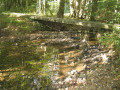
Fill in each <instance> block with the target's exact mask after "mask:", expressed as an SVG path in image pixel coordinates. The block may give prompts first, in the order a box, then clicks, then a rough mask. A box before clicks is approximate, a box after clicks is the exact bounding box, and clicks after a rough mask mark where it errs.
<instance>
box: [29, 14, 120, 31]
mask: <svg viewBox="0 0 120 90" xmlns="http://www.w3.org/2000/svg"><path fill="white" fill-rule="evenodd" d="M31 19H35V20H38V21H39V20H43V21H51V22H59V23H65V24H73V25H80V26H83V27H95V28H104V29H113V28H114V27H117V28H120V25H118V24H106V23H100V22H93V21H85V20H79V19H66V18H55V17H44V16H31Z"/></svg>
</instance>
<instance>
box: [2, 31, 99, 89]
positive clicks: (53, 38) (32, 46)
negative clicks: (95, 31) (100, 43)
mask: <svg viewBox="0 0 120 90" xmlns="http://www.w3.org/2000/svg"><path fill="white" fill-rule="evenodd" d="M41 33H42V35H44V36H43V37H41V36H39V37H38V36H37V35H38V34H37V35H35V36H37V38H36V37H35V38H33V39H24V38H25V37H24V38H23V40H20V41H19V40H18V41H17V40H15V41H14V40H12V41H11V40H8V41H6V42H1V43H0V89H3V90H4V89H8V90H16V89H20V90H29V89H32V90H36V89H37V90H47V89H49V90H50V89H51V90H53V89H59V88H65V87H69V85H71V86H72V85H73V86H75V85H76V86H78V85H79V84H81V83H82V84H83V85H84V84H85V80H86V77H85V78H84V77H83V76H85V75H86V71H85V70H86V63H87V65H88V68H89V66H90V65H89V64H90V63H91V61H90V60H89V59H87V57H85V54H87V53H88V54H90V53H89V52H88V51H89V50H87V49H88V47H90V43H92V42H90V43H89V42H86V39H87V36H86V34H81V32H74V33H71V32H69V31H61V32H51V31H49V32H48V31H45V32H40V34H41ZM44 37H47V38H44ZM80 37H81V38H80ZM31 38H32V37H31ZM96 43H97V42H93V44H92V46H94V45H95V44H96ZM93 49H94V50H93V51H95V50H96V48H95V47H93ZM96 52H97V53H98V55H99V52H98V51H96ZM97 61H99V60H96V62H97ZM76 73H77V74H76ZM80 73H81V74H80ZM77 75H79V76H81V78H78V76H77ZM82 75H83V76H82ZM71 78H72V79H71ZM68 82H69V83H68ZM63 84H64V85H63Z"/></svg>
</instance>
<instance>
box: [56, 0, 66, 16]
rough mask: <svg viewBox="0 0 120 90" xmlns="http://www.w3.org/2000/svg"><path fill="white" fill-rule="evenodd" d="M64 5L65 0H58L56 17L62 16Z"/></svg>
mask: <svg viewBox="0 0 120 90" xmlns="http://www.w3.org/2000/svg"><path fill="white" fill-rule="evenodd" d="M64 7H65V0H60V5H59V10H58V13H57V17H58V18H63V17H64Z"/></svg>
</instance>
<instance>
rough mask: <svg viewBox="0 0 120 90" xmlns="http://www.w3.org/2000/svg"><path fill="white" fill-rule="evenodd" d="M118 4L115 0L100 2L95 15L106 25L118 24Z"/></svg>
mask: <svg viewBox="0 0 120 90" xmlns="http://www.w3.org/2000/svg"><path fill="white" fill-rule="evenodd" d="M119 6H120V3H118V2H117V0H100V1H99V2H98V11H97V15H98V16H99V20H101V21H104V22H107V23H119V13H120V12H119V11H120V7H119Z"/></svg>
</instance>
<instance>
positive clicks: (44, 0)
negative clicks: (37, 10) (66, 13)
mask: <svg viewBox="0 0 120 90" xmlns="http://www.w3.org/2000/svg"><path fill="white" fill-rule="evenodd" d="M43 13H44V15H45V14H46V12H45V0H43Z"/></svg>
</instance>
